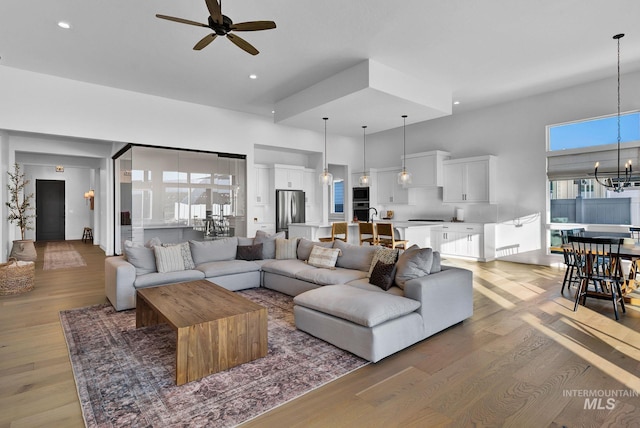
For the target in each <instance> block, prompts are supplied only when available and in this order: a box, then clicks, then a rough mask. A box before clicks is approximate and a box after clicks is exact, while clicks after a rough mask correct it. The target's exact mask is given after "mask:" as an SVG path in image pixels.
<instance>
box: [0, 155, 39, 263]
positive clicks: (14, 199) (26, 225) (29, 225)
mask: <svg viewBox="0 0 640 428" xmlns="http://www.w3.org/2000/svg"><path fill="white" fill-rule="evenodd" d="M7 174H9V184H7V189H8V190H9V193H10V195H11V196H10V199H9V202H7V203H6V205H7V207H9V216H8V217H7V220H9V223H13V224H16V225H17V226H18V227H19V228H20V235H21V239H20V240H15V241H13V247H12V248H11V255H10V257H15V258H16V259H18V260H28V261H35V260H36V258H37V257H38V255H37V253H36V247H35V245H34V244H33V240H31V239H24V233H25V231H27V230H32V229H33V218H35V214H33V212H32V211H33V207H32V206H31V201H32V200H33V193H29V194H25V193H24V189H25V186H26V185H27V184H29V180H25V179H24V174H23V173H22V172H21V171H20V165H18V163H15V164H14V170H13V172H11V171H8V172H7Z"/></svg>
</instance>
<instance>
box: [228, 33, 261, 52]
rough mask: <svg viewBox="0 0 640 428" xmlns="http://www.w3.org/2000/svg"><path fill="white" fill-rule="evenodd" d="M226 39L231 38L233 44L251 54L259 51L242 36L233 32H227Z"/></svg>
mask: <svg viewBox="0 0 640 428" xmlns="http://www.w3.org/2000/svg"><path fill="white" fill-rule="evenodd" d="M227 39H229V40H231V42H232V43H233V44H235V45H236V46H237V47H239V48H240V49H242V50H244V51H246V52H248V53H250V54H251V55H258V54H259V53H260V51H258V49H256V48H254V47H253V45H252V44H251V43H249V42H247V41H246V40H245V39H243V38H242V37H239V36H236V35H235V34H231V33H229V34H227Z"/></svg>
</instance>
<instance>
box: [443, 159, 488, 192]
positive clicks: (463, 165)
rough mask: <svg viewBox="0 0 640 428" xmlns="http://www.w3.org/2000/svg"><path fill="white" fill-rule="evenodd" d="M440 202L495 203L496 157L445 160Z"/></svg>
mask: <svg viewBox="0 0 640 428" xmlns="http://www.w3.org/2000/svg"><path fill="white" fill-rule="evenodd" d="M442 166H443V190H442V200H443V202H445V203H489V204H493V203H495V202H496V192H495V181H496V179H495V177H496V157H495V156H490V155H488V156H478V157H473V158H464V159H451V160H445V161H443V163H442Z"/></svg>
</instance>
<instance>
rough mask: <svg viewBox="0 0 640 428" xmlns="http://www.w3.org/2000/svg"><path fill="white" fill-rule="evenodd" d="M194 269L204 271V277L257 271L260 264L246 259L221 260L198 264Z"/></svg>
mask: <svg viewBox="0 0 640 428" xmlns="http://www.w3.org/2000/svg"><path fill="white" fill-rule="evenodd" d="M196 269H197V270H199V271H201V272H202V273H204V276H205V277H206V278H215V277H216V276H224V275H233V274H236V273H245V272H255V271H259V270H260V265H259V264H257V263H254V262H252V261H247V260H222V261H218V262H208V263H203V264H201V265H198V267H196Z"/></svg>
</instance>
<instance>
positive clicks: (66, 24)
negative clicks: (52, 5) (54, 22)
mask: <svg viewBox="0 0 640 428" xmlns="http://www.w3.org/2000/svg"><path fill="white" fill-rule="evenodd" d="M58 27H60V28H64V29H65V30H68V29H69V28H71V24H69V23H68V22H64V21H60V22H58Z"/></svg>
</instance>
